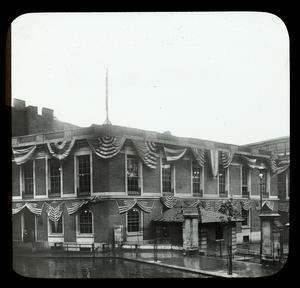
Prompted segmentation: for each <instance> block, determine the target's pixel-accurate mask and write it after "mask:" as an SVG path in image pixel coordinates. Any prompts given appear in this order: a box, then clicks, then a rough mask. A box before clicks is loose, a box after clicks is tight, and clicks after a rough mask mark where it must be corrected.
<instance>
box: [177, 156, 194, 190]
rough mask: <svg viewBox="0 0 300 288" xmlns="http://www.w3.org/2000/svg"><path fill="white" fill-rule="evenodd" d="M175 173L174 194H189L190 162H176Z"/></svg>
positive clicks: (182, 160)
mask: <svg viewBox="0 0 300 288" xmlns="http://www.w3.org/2000/svg"><path fill="white" fill-rule="evenodd" d="M175 171H176V172H175V173H176V193H182V194H191V161H190V160H184V159H181V160H178V161H176V166H175Z"/></svg>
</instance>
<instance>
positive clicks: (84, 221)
mask: <svg viewBox="0 0 300 288" xmlns="http://www.w3.org/2000/svg"><path fill="white" fill-rule="evenodd" d="M79 233H87V234H92V233H93V215H92V212H91V211H90V210H88V209H85V210H82V211H81V212H80V214H79Z"/></svg>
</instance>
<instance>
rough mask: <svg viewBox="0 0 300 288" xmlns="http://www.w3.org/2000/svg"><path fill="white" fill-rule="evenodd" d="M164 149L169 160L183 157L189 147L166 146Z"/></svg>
mask: <svg viewBox="0 0 300 288" xmlns="http://www.w3.org/2000/svg"><path fill="white" fill-rule="evenodd" d="M164 151H165V155H166V159H167V161H177V160H179V159H180V158H181V157H183V155H184V154H185V152H186V151H187V148H170V147H166V146H164Z"/></svg>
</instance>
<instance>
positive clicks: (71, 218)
mask: <svg viewBox="0 0 300 288" xmlns="http://www.w3.org/2000/svg"><path fill="white" fill-rule="evenodd" d="M63 216H64V241H65V242H76V213H74V214H71V215H69V214H68V211H67V209H66V207H64V212H63Z"/></svg>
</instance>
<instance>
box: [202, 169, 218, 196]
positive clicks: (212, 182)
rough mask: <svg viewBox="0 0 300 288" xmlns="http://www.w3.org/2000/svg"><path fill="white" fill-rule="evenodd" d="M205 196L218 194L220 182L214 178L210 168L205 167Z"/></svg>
mask: <svg viewBox="0 0 300 288" xmlns="http://www.w3.org/2000/svg"><path fill="white" fill-rule="evenodd" d="M204 194H216V195H217V194H218V180H217V178H215V179H214V178H213V177H212V175H211V171H210V168H209V167H208V166H205V167H204Z"/></svg>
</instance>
